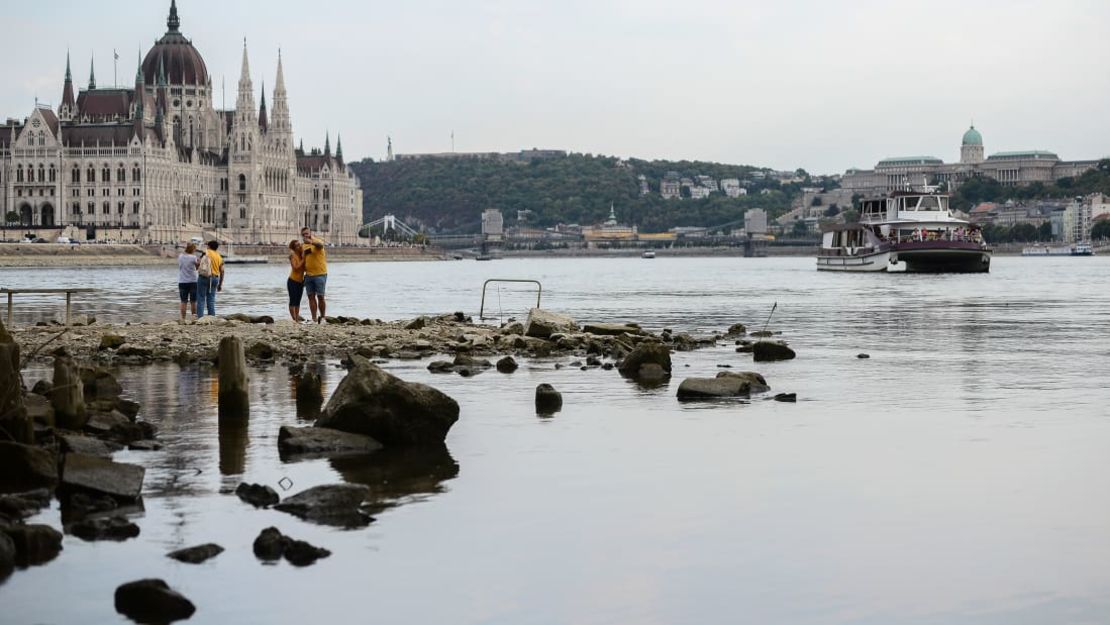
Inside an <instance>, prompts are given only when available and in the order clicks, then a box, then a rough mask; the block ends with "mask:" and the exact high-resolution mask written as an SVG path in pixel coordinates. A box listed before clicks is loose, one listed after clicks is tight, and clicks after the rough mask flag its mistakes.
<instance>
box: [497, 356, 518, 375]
mask: <svg viewBox="0 0 1110 625" xmlns="http://www.w3.org/2000/svg"><path fill="white" fill-rule="evenodd" d="M519 368H520V365H518V364H517V363H516V359H515V358H513V357H512V356H505V357H504V358H502V359H501V360H498V361H497V371H499V372H500V373H513V372H514V371H516V370H517V369H519Z"/></svg>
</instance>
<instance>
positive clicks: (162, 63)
mask: <svg viewBox="0 0 1110 625" xmlns="http://www.w3.org/2000/svg"><path fill="white" fill-rule="evenodd" d="M166 84H167V83H166V56H165V55H164V54H162V53H159V54H158V86H159V87H165V86H166Z"/></svg>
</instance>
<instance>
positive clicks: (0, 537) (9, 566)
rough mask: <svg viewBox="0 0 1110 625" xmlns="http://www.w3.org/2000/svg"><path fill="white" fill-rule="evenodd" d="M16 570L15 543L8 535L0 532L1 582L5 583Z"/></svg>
mask: <svg viewBox="0 0 1110 625" xmlns="http://www.w3.org/2000/svg"><path fill="white" fill-rule="evenodd" d="M14 569H15V543H13V542H12V539H11V538H9V537H8V535H7V534H5V533H3V532H0V582H3V581H4V580H5V579H7V578H8V576H9V575H11V574H12V571H13V570H14Z"/></svg>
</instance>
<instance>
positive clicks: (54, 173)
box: [50, 165, 58, 182]
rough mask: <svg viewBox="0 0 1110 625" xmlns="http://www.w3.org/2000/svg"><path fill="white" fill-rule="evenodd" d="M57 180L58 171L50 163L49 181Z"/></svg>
mask: <svg viewBox="0 0 1110 625" xmlns="http://www.w3.org/2000/svg"><path fill="white" fill-rule="evenodd" d="M57 181H58V172H57V170H55V169H54V166H53V165H51V166H50V182H57Z"/></svg>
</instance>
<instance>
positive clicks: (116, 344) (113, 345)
mask: <svg viewBox="0 0 1110 625" xmlns="http://www.w3.org/2000/svg"><path fill="white" fill-rule="evenodd" d="M126 342H127V339H125V338H123V337H122V336H120V335H118V334H103V335H101V337H100V346H99V347H98V348H97V349H99V350H100V351H104V350H106V349H119V348H121V347H123V344H124V343H126Z"/></svg>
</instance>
